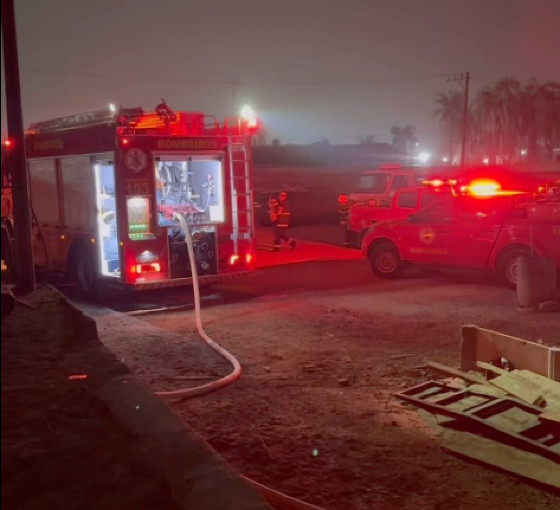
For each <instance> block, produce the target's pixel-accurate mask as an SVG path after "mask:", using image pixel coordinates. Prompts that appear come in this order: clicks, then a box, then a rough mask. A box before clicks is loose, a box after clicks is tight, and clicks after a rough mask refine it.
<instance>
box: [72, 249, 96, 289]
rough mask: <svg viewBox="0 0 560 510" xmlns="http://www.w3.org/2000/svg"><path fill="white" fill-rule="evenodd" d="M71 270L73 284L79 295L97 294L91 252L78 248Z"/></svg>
mask: <svg viewBox="0 0 560 510" xmlns="http://www.w3.org/2000/svg"><path fill="white" fill-rule="evenodd" d="M73 268H74V271H73V273H74V274H73V277H74V283H75V284H76V286H77V287H78V290H79V291H80V293H82V294H85V295H88V296H95V294H96V292H97V279H96V277H95V264H94V259H93V255H92V253H91V250H88V249H87V248H86V247H84V246H80V247H79V248H78V249H77V250H76V252H75V255H74V262H73Z"/></svg>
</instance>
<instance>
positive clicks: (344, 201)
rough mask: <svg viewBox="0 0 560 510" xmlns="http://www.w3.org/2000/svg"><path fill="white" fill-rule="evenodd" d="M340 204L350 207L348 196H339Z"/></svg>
mask: <svg viewBox="0 0 560 510" xmlns="http://www.w3.org/2000/svg"><path fill="white" fill-rule="evenodd" d="M338 203H339V204H340V205H348V196H347V195H338Z"/></svg>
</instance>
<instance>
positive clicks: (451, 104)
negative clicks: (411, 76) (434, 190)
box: [434, 91, 463, 160]
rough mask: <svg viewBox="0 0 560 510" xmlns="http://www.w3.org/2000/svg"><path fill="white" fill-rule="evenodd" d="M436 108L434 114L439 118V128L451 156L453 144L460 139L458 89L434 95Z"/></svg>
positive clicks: (461, 100) (460, 117)
mask: <svg viewBox="0 0 560 510" xmlns="http://www.w3.org/2000/svg"><path fill="white" fill-rule="evenodd" d="M436 104H437V108H436V110H435V112H434V115H435V116H436V117H438V118H439V124H440V127H441V130H442V131H443V133H444V136H445V138H446V139H447V144H448V151H449V152H448V157H449V159H450V160H451V159H452V157H453V146H454V144H456V143H459V142H460V140H461V126H462V121H463V95H462V94H461V93H460V92H458V91H453V92H448V93H447V94H443V93H441V92H440V93H439V94H437V96H436Z"/></svg>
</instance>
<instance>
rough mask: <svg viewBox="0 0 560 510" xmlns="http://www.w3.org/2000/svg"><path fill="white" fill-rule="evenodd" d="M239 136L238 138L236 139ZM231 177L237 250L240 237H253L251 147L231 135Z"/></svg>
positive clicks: (234, 234) (232, 213) (234, 233)
mask: <svg viewBox="0 0 560 510" xmlns="http://www.w3.org/2000/svg"><path fill="white" fill-rule="evenodd" d="M236 138H237V139H236ZM228 151H229V160H230V178H231V216H232V225H233V233H232V235H231V238H232V240H233V243H234V250H235V252H237V248H238V241H239V239H247V240H250V239H252V237H253V221H252V220H253V190H252V189H251V174H250V170H251V165H250V154H249V151H250V149H248V148H247V145H246V143H245V141H242V142H239V141H238V137H230V143H229V148H228Z"/></svg>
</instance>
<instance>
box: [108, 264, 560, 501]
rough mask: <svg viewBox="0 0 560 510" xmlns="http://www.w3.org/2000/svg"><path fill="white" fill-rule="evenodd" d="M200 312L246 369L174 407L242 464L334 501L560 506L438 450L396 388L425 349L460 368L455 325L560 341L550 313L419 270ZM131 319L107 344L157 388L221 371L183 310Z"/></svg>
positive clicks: (424, 375) (425, 375)
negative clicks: (129, 332)
mask: <svg viewBox="0 0 560 510" xmlns="http://www.w3.org/2000/svg"><path fill="white" fill-rule="evenodd" d="M356 263H359V262H356ZM275 270H276V271H280V269H279V268H275ZM286 271H289V269H288V268H287V269H286ZM324 277H325V278H328V277H329V275H327V274H326V275H325V276H324ZM279 278H280V277H279ZM123 320H124V319H123ZM127 320H132V319H127ZM203 320H204V323H205V326H206V330H207V332H208V333H209V334H210V336H211V337H212V338H213V339H215V340H216V341H218V342H219V343H220V344H222V345H223V346H224V347H225V348H226V349H228V350H229V351H230V352H232V353H233V354H234V355H236V356H237V357H238V359H239V360H240V362H241V363H242V365H243V370H244V372H243V375H242V378H241V379H240V380H239V381H237V382H236V383H234V384H233V385H231V386H229V387H228V388H226V389H224V390H221V391H218V392H215V393H212V394H210V395H207V396H204V397H201V398H196V399H193V400H189V401H184V402H182V403H178V404H174V408H175V410H176V412H178V413H179V414H180V415H181V416H182V417H183V418H184V419H185V420H186V421H187V422H188V423H189V424H190V425H191V426H192V427H193V428H194V429H195V430H197V431H198V432H199V433H200V434H201V435H203V436H204V437H205V438H206V439H207V440H208V442H209V443H210V444H211V445H212V446H213V447H214V448H215V449H216V450H217V451H218V452H220V453H221V454H222V455H223V456H224V457H225V458H226V459H227V460H228V461H229V462H230V463H231V464H232V465H233V466H234V467H235V468H236V469H237V470H238V471H239V472H241V473H243V474H245V475H247V476H249V477H251V478H253V479H255V480H257V481H259V482H262V483H265V484H268V485H270V486H271V487H273V488H276V489H279V490H281V491H284V492H286V493H287V494H289V495H291V496H295V497H299V498H301V499H303V500H305V501H308V502H310V503H315V504H317V505H321V506H323V507H324V508H326V509H329V510H338V509H343V508H344V509H354V510H365V509H374V508H383V509H395V510H396V509H399V510H407V509H410V510H412V509H414V510H423V509H425V510H428V509H430V510H443V509H457V510H466V509H478V508H507V509H509V510H528V509H534V510H540V509H552V508H560V499H558V496H554V495H551V494H549V493H546V492H544V491H542V490H540V489H538V488H534V487H531V486H529V485H527V484H525V483H523V482H521V481H519V480H517V479H514V478H512V477H509V476H507V475H504V474H501V473H497V472H493V471H489V470H487V469H485V468H483V467H481V466H478V465H474V464H470V463H467V462H465V461H462V460H459V459H457V458H455V457H453V456H451V455H449V454H447V453H444V452H443V451H442V450H441V449H440V445H439V443H438V438H437V435H436V434H435V432H434V430H433V429H432V428H431V427H430V426H428V425H427V424H426V423H425V422H424V420H423V418H422V417H421V416H420V415H419V414H418V413H417V411H416V410H415V409H413V408H411V407H408V406H405V405H403V404H401V403H400V402H399V401H397V400H396V399H395V398H394V396H393V394H394V392H397V391H399V390H402V389H404V388H406V387H410V386H413V385H415V384H418V383H420V382H423V381H426V380H429V379H434V378H437V377H438V376H436V375H434V374H432V373H429V372H428V371H427V370H426V369H425V368H422V364H423V363H425V362H426V361H428V360H434V361H439V362H441V363H444V364H447V365H450V366H455V367H458V366H459V356H460V342H461V336H460V328H461V326H462V325H463V324H473V323H474V324H477V325H479V326H482V327H487V328H491V329H496V330H499V331H502V332H504V333H508V334H513V335H517V336H521V337H525V338H527V339H530V340H538V341H543V342H544V343H546V344H547V345H560V326H559V324H560V320H559V316H558V314H552V315H546V314H539V313H537V312H535V313H527V312H525V313H521V312H518V311H517V309H516V306H515V294H514V293H512V292H511V291H508V290H507V289H504V288H501V287H498V286H496V285H493V284H487V283H468V281H467V282H464V281H460V282H457V281H453V280H449V279H445V278H443V279H441V278H440V279H435V280H427V279H423V278H417V279H406V280H402V281H394V282H379V281H377V282H376V283H375V285H371V286H368V285H366V286H360V287H354V288H345V289H334V290H331V291H325V290H322V291H320V292H301V293H295V294H290V293H283V294H281V295H269V296H261V297H258V298H256V299H253V300H250V301H246V302H242V303H235V304H226V305H223V306H215V307H211V308H208V309H206V310H204V312H203ZM134 321H138V322H137V326H136V327H144V328H147V329H146V331H149V334H143V335H136V334H135V335H134V338H131V339H129V341H126V342H124V341H122V339H120V340H114V341H111V340H108V344H109V347H110V348H111V349H112V350H114V351H115V352H116V354H117V355H118V356H120V357H122V358H124V359H126V360H127V363H128V364H129V366H130V367H131V368H132V369H133V371H135V372H136V373H137V374H138V376H139V377H140V378H141V379H142V380H144V381H145V382H146V383H148V384H151V386H152V387H153V389H154V390H158V389H167V388H171V387H179V386H188V385H196V384H201V383H203V382H206V381H205V380H201V381H192V380H185V378H184V377H183V376H185V375H186V376H189V375H193V374H200V375H201V377H204V375H207V376H210V375H214V376H215V375H216V374H225V373H227V372H228V370H229V368H228V365H227V364H226V363H225V362H223V361H221V360H219V358H217V355H215V354H213V353H211V352H209V351H208V350H205V349H203V350H202V351H201V350H199V347H198V346H197V347H195V345H194V344H195V343H196V342H198V340H195V335H194V317H193V313H192V311H187V312H171V313H163V314H157V315H147V316H144V317H142V318H141V319H138V318H136V319H134ZM107 324H111V321H108V322H107ZM142 324H143V326H141V325H142ZM130 327H133V325H132V323H131V326H130ZM159 328H161V329H159ZM162 330H164V331H165V333H164V332H162ZM171 333H172V335H171V336H170V334H171ZM165 335H167V336H165ZM181 335H183V337H181ZM187 337H188V338H187ZM193 342H194V343H193ZM201 352H204V353H205V354H204V355H202V356H201ZM402 354H410V355H411V356H410V357H406V358H402V359H391V357H392V356H396V355H402ZM162 364H163V365H165V369H163V368H162ZM343 380H345V381H343Z"/></svg>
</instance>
